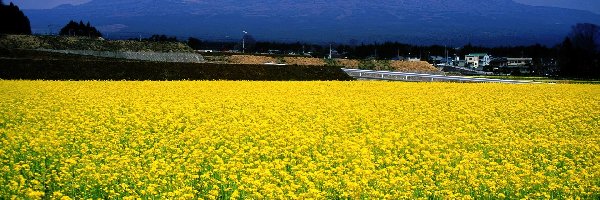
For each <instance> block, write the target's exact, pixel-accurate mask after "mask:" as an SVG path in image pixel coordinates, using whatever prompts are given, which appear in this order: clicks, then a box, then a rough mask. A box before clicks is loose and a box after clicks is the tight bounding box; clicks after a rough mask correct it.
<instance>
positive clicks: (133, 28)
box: [25, 0, 600, 46]
mask: <svg viewBox="0 0 600 200" xmlns="http://www.w3.org/2000/svg"><path fill="white" fill-rule="evenodd" d="M25 14H26V15H27V16H28V17H29V19H30V21H31V24H32V28H33V30H34V32H38V33H47V32H57V30H58V29H60V28H61V27H62V26H63V25H64V24H66V23H67V22H68V21H69V20H76V21H79V20H83V21H84V22H87V21H90V22H91V23H92V24H93V25H96V26H97V27H98V28H99V29H100V30H101V31H102V32H103V33H104V35H105V36H106V37H109V38H111V37H112V38H127V37H138V36H140V35H141V36H144V37H146V36H148V35H151V34H167V35H174V36H178V37H181V38H182V39H183V38H185V37H190V36H193V37H198V38H201V39H208V40H226V39H228V40H238V39H241V38H242V36H243V33H242V31H247V32H249V34H252V35H253V36H254V37H255V38H257V39H258V40H268V41H306V42H316V43H329V42H336V43H349V42H350V43H358V42H365V43H371V42H384V41H398V42H404V43H410V44H440V45H450V46H458V45H462V44H466V43H472V44H476V45H486V46H498V45H522V44H533V43H541V44H546V45H554V44H557V43H558V42H560V41H561V40H562V39H563V38H564V37H565V36H566V35H567V34H568V32H569V30H570V27H571V26H573V25H575V24H576V23H595V24H600V15H598V14H594V13H591V12H586V11H579V10H570V9H562V8H551V7H536V6H529V5H524V4H519V3H516V2H514V1H512V0H486V1H481V0H396V1H385V0H370V1H362V0H329V1H325V0H256V1H238V0H220V1H208V0H92V1H90V2H88V3H85V4H81V5H76V6H73V5H62V6H59V7H56V8H53V9H45V10H25Z"/></svg>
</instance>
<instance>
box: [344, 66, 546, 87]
mask: <svg viewBox="0 0 600 200" xmlns="http://www.w3.org/2000/svg"><path fill="white" fill-rule="evenodd" d="M342 70H344V72H346V73H347V74H348V75H350V76H351V77H353V78H356V79H373V80H389V81H411V82H433V81H437V82H475V83H508V84H540V83H541V82H534V81H524V80H507V79H490V78H472V77H465V76H446V75H435V74H420V73H407V72H391V71H375V70H361V69H346V68H342Z"/></svg>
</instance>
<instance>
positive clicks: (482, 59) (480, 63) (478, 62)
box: [465, 53, 491, 68]
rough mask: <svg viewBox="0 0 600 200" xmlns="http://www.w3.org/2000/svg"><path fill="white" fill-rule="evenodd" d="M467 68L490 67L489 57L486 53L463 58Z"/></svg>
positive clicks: (472, 54)
mask: <svg viewBox="0 0 600 200" xmlns="http://www.w3.org/2000/svg"><path fill="white" fill-rule="evenodd" d="M465 61H466V62H467V63H466V64H467V66H470V67H472V68H480V67H484V66H488V65H490V61H491V57H490V55H488V54H487V53H471V54H469V55H466V56H465Z"/></svg>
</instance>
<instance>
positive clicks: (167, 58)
mask: <svg viewBox="0 0 600 200" xmlns="http://www.w3.org/2000/svg"><path fill="white" fill-rule="evenodd" d="M41 51H48V52H56V53H65V54H77V55H87V56H96V57H106V58H122V59H129V60H145V61H155V62H185V63H201V62H204V58H202V56H201V55H200V54H196V53H175V52H170V53H162V52H111V51H91V50H53V49H41Z"/></svg>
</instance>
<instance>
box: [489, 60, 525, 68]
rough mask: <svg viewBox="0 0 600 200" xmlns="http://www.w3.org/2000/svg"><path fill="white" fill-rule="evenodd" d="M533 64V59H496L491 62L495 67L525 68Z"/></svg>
mask: <svg viewBox="0 0 600 200" xmlns="http://www.w3.org/2000/svg"><path fill="white" fill-rule="evenodd" d="M532 63H533V58H496V59H493V60H492V61H490V65H491V66H493V67H524V66H531V64H532Z"/></svg>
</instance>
